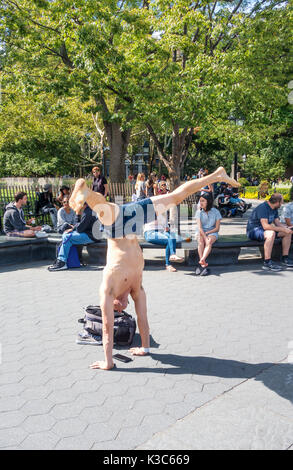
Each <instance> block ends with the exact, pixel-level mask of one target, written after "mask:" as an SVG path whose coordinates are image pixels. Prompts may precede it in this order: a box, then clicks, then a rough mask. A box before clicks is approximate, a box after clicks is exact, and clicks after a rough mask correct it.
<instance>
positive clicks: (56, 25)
mask: <svg viewBox="0 0 293 470" xmlns="http://www.w3.org/2000/svg"><path fill="white" fill-rule="evenodd" d="M0 18H1V37H2V39H1V44H2V72H1V74H2V88H3V90H4V92H5V93H7V96H10V94H11V93H12V95H13V94H15V93H16V94H18V95H21V96H22V95H24V96H25V97H26V99H28V97H31V98H32V99H33V101H36V102H37V103H38V106H39V105H40V104H41V106H43V107H47V109H49V108H50V107H51V106H52V104H50V103H52V101H50V100H51V98H52V96H54V97H56V98H55V99H56V100H57V102H60V100H61V101H62V100H63V102H64V109H66V106H67V108H68V106H69V105H68V104H66V103H70V102H73V101H74V102H75V103H76V104H77V103H79V104H78V106H79V109H80V110H82V111H83V112H84V113H86V112H87V113H88V120H89V121H90V120H91V119H92V116H99V119H100V127H99V131H103V132H104V133H105V134H106V136H107V140H108V145H109V147H110V152H111V174H110V176H111V177H112V179H113V180H119V179H124V158H125V155H126V151H127V147H128V145H129V142H130V141H131V129H132V128H133V127H134V126H145V127H146V128H147V129H148V132H149V134H150V136H151V138H152V139H153V141H154V143H155V145H156V148H157V152H158V154H159V156H160V158H161V160H162V161H163V162H164V164H165V165H166V167H167V169H168V172H169V175H170V177H171V180H172V183H173V185H174V186H176V185H177V184H178V183H179V177H180V171H181V170H182V168H183V166H184V163H185V161H186V159H187V158H191V157H192V156H196V155H199V149H202V148H204V146H206V145H207V143H208V142H219V145H220V148H222V147H224V149H225V152H224V153H225V155H228V154H230V155H231V153H233V151H235V150H237V151H239V152H241V153H246V154H247V153H249V152H252V151H253V152H254V153H255V151H256V150H257V149H259V152H258V154H259V155H260V150H261V149H263V148H269V147H270V148H271V149H273V150H272V151H273V152H275V151H276V149H277V147H278V144H280V141H282V145H283V140H284V139H285V140H286V139H287V140H288V139H289V140H290V139H291V138H292V136H291V134H290V132H291V131H290V129H291V130H292V113H291V111H290V109H291V108H292V105H289V104H288V102H287V95H288V89H287V85H288V82H289V81H290V78H291V76H292V57H293V56H292V35H291V25H292V6H291V5H290V3H289V2H287V1H283V2H282V1H277V0H259V1H245V0H235V1H234V0H233V1H221V2H218V1H209V0H198V1H190V0H174V1H172V2H171V1H166V0H152V1H143V2H139V1H114V0H110V1H109V0H107V1H106V0H100V1H93V0H78V1H73V0H66V1H62V2H61V1H60V0H51V1H46V0H18V1H10V0H3V1H2V6H1V7H0ZM5 100H6V98H5ZM231 115H233V116H234V117H235V118H237V117H238V118H240V117H241V118H245V125H244V126H242V127H238V126H236V125H235V123H233V122H232V121H231V120H230V121H229V120H228V118H229V116H231ZM73 120H74V119H73ZM88 127H89V128H90V127H91V124H88ZM101 127H103V128H104V129H101ZM67 129H70V124H69V122H68V126H67ZM73 135H76V134H74V132H73ZM166 136H169V137H170V138H171V145H170V146H169V147H166V146H165V148H164V146H163V141H164V138H165V137H166ZM288 154H290V152H289V153H288ZM222 155H223V154H222ZM289 158H290V157H289Z"/></svg>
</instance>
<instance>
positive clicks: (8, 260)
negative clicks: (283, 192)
mask: <svg viewBox="0 0 293 470" xmlns="http://www.w3.org/2000/svg"><path fill="white" fill-rule="evenodd" d="M61 240H62V236H61V235H59V234H57V233H52V234H49V236H48V238H44V239H40V238H17V237H6V236H5V235H1V236H0V266H5V265H9V264H19V263H29V262H32V261H43V260H54V259H55V258H56V246H57V245H58V244H59V243H60V242H61ZM139 243H140V247H141V249H142V250H145V249H160V250H164V247H162V246H160V245H154V244H152V243H149V242H146V241H145V240H144V239H140V240H139ZM246 247H257V248H259V250H260V252H261V254H262V256H263V242H258V241H253V240H249V239H248V238H247V237H246V235H221V236H220V237H219V240H218V241H217V242H216V243H215V244H214V246H213V250H212V253H211V255H210V256H209V260H208V262H209V264H210V265H227V264H237V263H238V257H239V254H240V251H241V248H246ZM78 248H79V250H80V252H81V251H82V249H83V246H82V245H81V246H79V247H78ZM85 248H86V251H87V255H86V260H85V261H86V262H88V263H89V264H98V265H101V266H103V265H105V264H106V255H107V240H105V239H101V240H100V241H98V242H95V243H92V244H90V245H85ZM177 248H178V249H183V250H184V257H185V262H186V264H188V265H194V264H195V263H196V262H197V261H198V252H197V242H196V241H195V240H193V241H191V242H190V243H187V242H184V241H182V242H178V243H177ZM292 248H293V244H292V246H291V251H293V250H292ZM280 256H281V240H279V239H278V240H276V241H275V245H274V249H273V253H272V259H274V260H276V261H279V260H280Z"/></svg>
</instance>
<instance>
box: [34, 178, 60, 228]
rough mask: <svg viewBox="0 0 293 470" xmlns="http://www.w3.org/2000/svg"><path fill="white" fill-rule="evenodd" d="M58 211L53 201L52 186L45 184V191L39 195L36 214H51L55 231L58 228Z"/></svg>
mask: <svg viewBox="0 0 293 470" xmlns="http://www.w3.org/2000/svg"><path fill="white" fill-rule="evenodd" d="M57 209H58V206H56V205H55V203H54V199H53V192H52V185H51V184H49V183H48V184H45V186H44V191H43V192H41V193H39V195H38V199H37V202H36V213H37V214H39V213H41V214H50V218H51V221H52V224H53V227H54V229H55V228H56V226H57Z"/></svg>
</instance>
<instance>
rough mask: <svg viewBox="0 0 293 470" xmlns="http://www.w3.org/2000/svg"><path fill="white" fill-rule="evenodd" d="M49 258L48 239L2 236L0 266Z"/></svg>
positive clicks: (0, 238) (0, 239) (0, 240)
mask: <svg viewBox="0 0 293 470" xmlns="http://www.w3.org/2000/svg"><path fill="white" fill-rule="evenodd" d="M46 259H48V250H47V239H45V238H17V237H6V235H1V236H0V266H6V265H9V264H19V263H30V262H32V261H42V260H46Z"/></svg>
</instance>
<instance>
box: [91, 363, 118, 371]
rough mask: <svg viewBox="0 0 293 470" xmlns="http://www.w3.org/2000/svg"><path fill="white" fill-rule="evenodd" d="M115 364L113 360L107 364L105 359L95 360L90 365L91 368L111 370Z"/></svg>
mask: <svg viewBox="0 0 293 470" xmlns="http://www.w3.org/2000/svg"><path fill="white" fill-rule="evenodd" d="M114 367H116V366H115V364H114V362H113V363H112V364H110V365H108V364H107V363H106V362H105V361H97V362H94V363H93V364H91V365H90V368H91V369H102V370H111V369H113V368H114Z"/></svg>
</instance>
